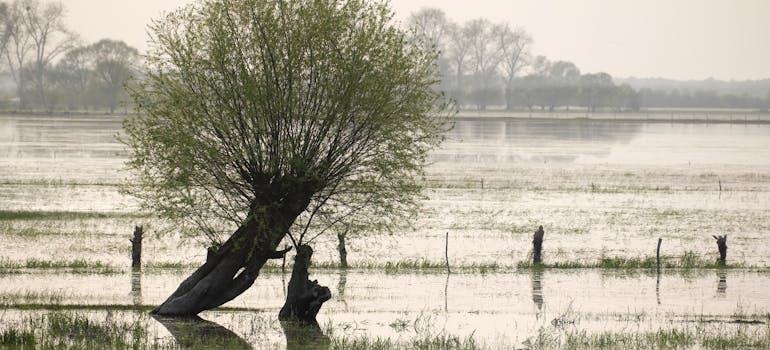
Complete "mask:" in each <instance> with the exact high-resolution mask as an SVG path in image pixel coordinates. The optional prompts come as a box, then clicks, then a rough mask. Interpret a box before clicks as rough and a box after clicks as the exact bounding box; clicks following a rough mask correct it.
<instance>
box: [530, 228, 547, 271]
mask: <svg viewBox="0 0 770 350" xmlns="http://www.w3.org/2000/svg"><path fill="white" fill-rule="evenodd" d="M544 235H545V232H544V231H543V225H540V227H539V228H538V229H537V231H535V236H534V237H533V239H532V246H533V247H532V248H533V251H532V263H533V264H539V263H540V253H541V252H542V250H543V236H544Z"/></svg>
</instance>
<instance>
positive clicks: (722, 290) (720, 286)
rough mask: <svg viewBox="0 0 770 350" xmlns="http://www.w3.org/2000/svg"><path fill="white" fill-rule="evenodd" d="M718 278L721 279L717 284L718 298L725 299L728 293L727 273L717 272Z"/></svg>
mask: <svg viewBox="0 0 770 350" xmlns="http://www.w3.org/2000/svg"><path fill="white" fill-rule="evenodd" d="M717 277H718V278H719V281H718V282H717V296H718V297H721V298H724V297H725V295H726V293H727V272H726V271H719V272H717Z"/></svg>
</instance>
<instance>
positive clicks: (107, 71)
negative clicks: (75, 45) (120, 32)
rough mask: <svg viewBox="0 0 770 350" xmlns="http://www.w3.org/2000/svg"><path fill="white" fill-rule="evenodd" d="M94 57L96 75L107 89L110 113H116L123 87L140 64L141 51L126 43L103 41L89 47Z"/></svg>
mask: <svg viewBox="0 0 770 350" xmlns="http://www.w3.org/2000/svg"><path fill="white" fill-rule="evenodd" d="M89 49H90V51H91V53H92V55H93V56H94V73H95V77H96V79H97V81H98V82H99V83H100V84H101V85H102V86H103V87H104V88H105V93H106V94H107V102H108V104H109V108H110V113H114V112H115V109H116V108H117V106H118V102H120V98H121V95H122V94H123V91H124V90H123V85H124V84H125V83H126V82H127V81H128V79H129V78H130V77H131V75H132V74H133V71H134V69H135V68H136V65H137V64H138V63H139V51H138V50H137V49H135V48H133V47H131V46H128V45H127V44H126V43H125V42H122V41H117V40H110V39H102V40H100V41H99V42H97V43H95V44H93V45H91V46H89Z"/></svg>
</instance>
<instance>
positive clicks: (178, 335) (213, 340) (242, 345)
mask: <svg viewBox="0 0 770 350" xmlns="http://www.w3.org/2000/svg"><path fill="white" fill-rule="evenodd" d="M152 318H154V319H155V320H156V321H158V322H159V323H160V324H162V325H163V327H166V329H167V330H168V332H169V333H171V335H172V336H173V337H174V340H176V343H177V345H178V346H179V347H180V348H182V349H253V347H252V346H251V344H249V343H247V342H246V340H244V339H243V338H241V337H240V336H238V335H237V334H235V333H234V332H233V331H231V330H229V329H227V328H225V327H222V326H220V325H219V324H217V323H214V322H211V321H209V320H204V319H202V318H200V317H198V316H194V317H163V316H158V315H152Z"/></svg>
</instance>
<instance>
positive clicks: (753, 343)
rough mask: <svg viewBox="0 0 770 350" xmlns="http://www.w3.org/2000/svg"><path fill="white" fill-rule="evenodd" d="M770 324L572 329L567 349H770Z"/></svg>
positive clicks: (565, 341) (566, 343)
mask: <svg viewBox="0 0 770 350" xmlns="http://www.w3.org/2000/svg"><path fill="white" fill-rule="evenodd" d="M769 347H770V327H767V326H759V327H749V328H741V327H731V328H727V327H722V328H717V329H705V328H703V327H700V326H698V327H687V328H667V329H659V330H657V331H650V332H616V331H606V332H599V333H588V332H586V331H579V332H572V333H568V334H567V335H566V338H565V339H564V343H563V344H562V346H559V348H564V349H767V348H769Z"/></svg>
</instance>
